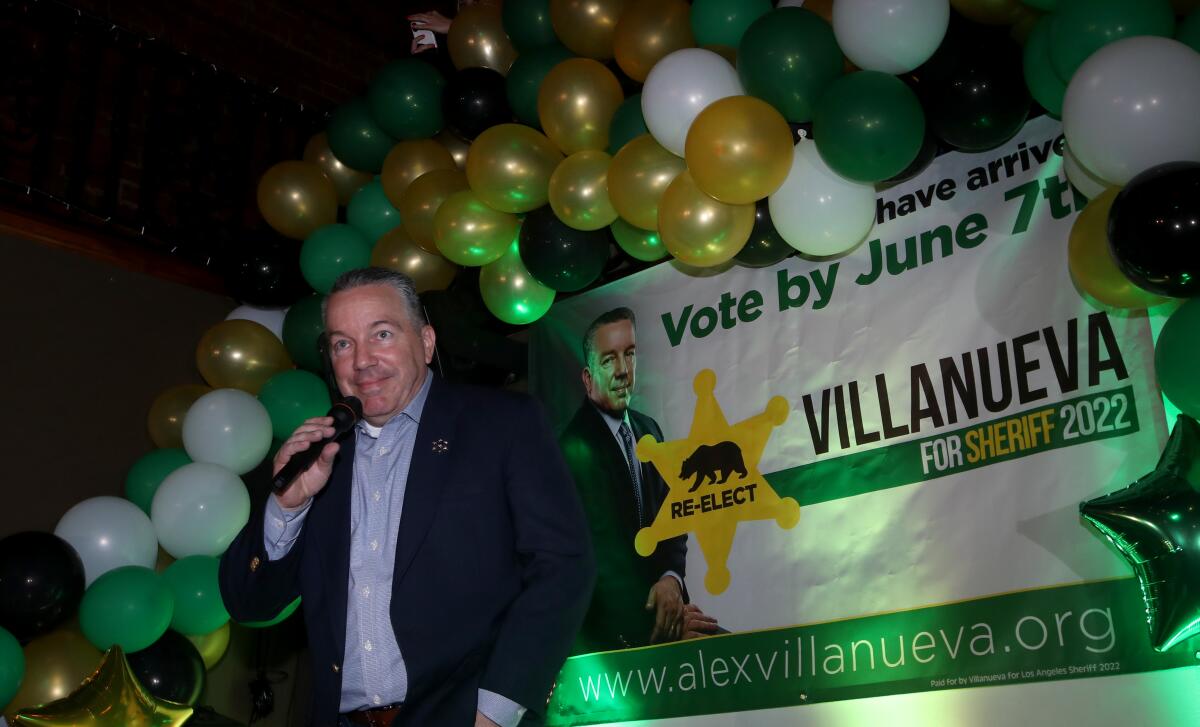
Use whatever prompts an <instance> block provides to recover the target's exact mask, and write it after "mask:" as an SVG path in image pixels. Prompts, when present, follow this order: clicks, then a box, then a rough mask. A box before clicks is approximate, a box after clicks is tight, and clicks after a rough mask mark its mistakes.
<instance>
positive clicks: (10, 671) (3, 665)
mask: <svg viewBox="0 0 1200 727" xmlns="http://www.w3.org/2000/svg"><path fill="white" fill-rule="evenodd" d="M24 677H25V652H24V651H22V650H21V642H19V641H17V637H16V636H13V635H12V634H11V633H9V631H8V629H6V628H4V627H3V626H0V709H4V707H5V706H6V705H7V704H8V703H9V702H11V701H12V698H13V697H15V696H17V690H18V689H20V688H21V680H22V679H23V678H24Z"/></svg>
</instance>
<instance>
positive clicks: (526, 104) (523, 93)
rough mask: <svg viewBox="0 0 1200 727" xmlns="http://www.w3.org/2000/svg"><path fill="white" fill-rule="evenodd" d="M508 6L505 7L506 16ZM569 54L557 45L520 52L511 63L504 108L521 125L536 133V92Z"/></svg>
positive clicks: (538, 126) (506, 81)
mask: <svg viewBox="0 0 1200 727" xmlns="http://www.w3.org/2000/svg"><path fill="white" fill-rule="evenodd" d="M508 7H509V6H507V5H506V6H505V11H506V12H507V10H508ZM571 57H572V55H571V51H569V50H567V49H566V48H564V47H562V46H561V45H559V44H558V43H554V44H553V45H546V46H542V47H540V48H533V49H531V50H529V51H523V52H522V53H521V55H519V56H517V60H515V61H513V64H512V68H510V69H509V70H508V78H507V79H506V80H505V92H506V93H507V94H508V105H509V106H511V107H512V111H513V114H515V115H516V117H517V119H518V120H520V122H521V123H523V124H527V125H529V126H532V127H534V128H536V129H540V128H542V127H541V123H540V122H539V121H538V109H537V99H538V89H539V88H541V86H542V79H544V78H545V77H546V74H547V73H549V72H550V69H551V68H554V67H555V66H557V65H558V64H559V63H562V62H563V61H565V60H567V59H568V58H571Z"/></svg>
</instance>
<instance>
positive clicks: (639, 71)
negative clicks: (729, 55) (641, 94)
mask: <svg viewBox="0 0 1200 727" xmlns="http://www.w3.org/2000/svg"><path fill="white" fill-rule="evenodd" d="M691 12H692V6H691V5H689V4H688V3H686V2H684V0H638V2H635V3H633V4H632V5H630V6H629V7H628V8H627V9H626V10H625V12H623V13H621V19H620V20H619V21H617V28H616V31H615V32H614V33H613V54H614V55H615V56H616V58H617V65H618V66H620V67H621V70H622V71H625V75H627V76H629V77H630V78H632V79H633V80H635V81H645V80H646V76H648V75H650V69H651V68H652V67H653V66H654V64H655V63H658V62H659V60H661V59H662V57H663V56H665V55H667V54H668V53H671V52H673V51H677V50H679V49H680V48H691V47H692V46H694V45H696V39H695V37H694V36H693V35H692V22H691Z"/></svg>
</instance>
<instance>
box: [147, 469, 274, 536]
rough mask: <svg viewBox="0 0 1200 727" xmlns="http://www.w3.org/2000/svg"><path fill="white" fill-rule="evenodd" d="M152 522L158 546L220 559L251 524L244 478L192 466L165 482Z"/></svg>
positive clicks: (157, 495)
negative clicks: (239, 534)
mask: <svg viewBox="0 0 1200 727" xmlns="http://www.w3.org/2000/svg"><path fill="white" fill-rule="evenodd" d="M150 519H151V520H153V521H154V530H155V531H156V532H157V533H158V542H159V543H161V544H162V547H163V550H165V551H167V552H168V553H170V554H171V555H172V556H174V557H176V558H186V557H187V556H189V555H211V556H218V555H220V554H221V553H224V552H225V549H226V548H228V547H229V544H230V543H231V542H233V539H234V537H236V536H237V534H238V531H240V530H241V529H242V526H244V525H245V524H246V521H247V520H249V519H250V495H249V493H247V492H246V485H244V484H243V483H242V480H241V478H239V477H238V476H237V475H235V474H234V473H232V472H230V471H229V470H227V469H225V468H224V467H222V466H220V465H215V464H209V463H207V462H193V463H191V464H185V465H184V466H182V467H180V468H179V469H177V470H175V471H174V472H172V473H171V474H169V475H167V478H166V479H165V480H163V483H162V485H160V486H159V488H158V491H157V492H155V493H154V502H153V504H151V505H150Z"/></svg>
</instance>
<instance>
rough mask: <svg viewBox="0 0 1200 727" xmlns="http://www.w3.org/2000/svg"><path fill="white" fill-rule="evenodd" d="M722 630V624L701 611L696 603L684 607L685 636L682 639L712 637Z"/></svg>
mask: <svg viewBox="0 0 1200 727" xmlns="http://www.w3.org/2000/svg"><path fill="white" fill-rule="evenodd" d="M718 628H720V624H718V623H717V620H716V619H715V618H713V617H712V616H709V615H708V614H706V613H704V612H703V611H701V610H700V607H699V606H697V605H696V604H694V603H689V604H687V605H686V606H684V607H683V636H682V637H681V638H682V639H699V638H702V637H704V636H712V635H713V634H715V633H716V632H717V629H718Z"/></svg>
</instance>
